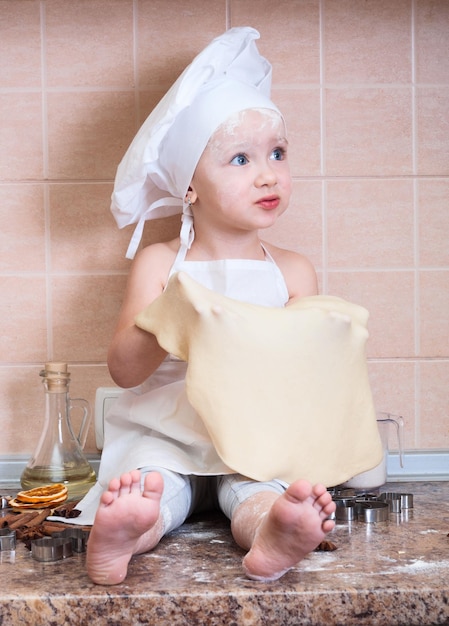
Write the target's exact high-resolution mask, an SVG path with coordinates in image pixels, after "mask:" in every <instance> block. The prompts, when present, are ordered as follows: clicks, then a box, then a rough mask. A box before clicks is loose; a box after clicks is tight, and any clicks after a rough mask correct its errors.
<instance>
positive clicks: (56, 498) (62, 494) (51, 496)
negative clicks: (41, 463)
mask: <svg viewBox="0 0 449 626" xmlns="http://www.w3.org/2000/svg"><path fill="white" fill-rule="evenodd" d="M66 498H67V487H66V486H65V485H63V484H62V483H54V484H51V485H43V486H42V487H35V488H34V489H28V490H27V491H19V493H18V494H17V496H16V500H17V501H19V502H23V503H25V504H27V503H29V504H38V503H39V504H45V503H46V502H64V500H65V499H66Z"/></svg>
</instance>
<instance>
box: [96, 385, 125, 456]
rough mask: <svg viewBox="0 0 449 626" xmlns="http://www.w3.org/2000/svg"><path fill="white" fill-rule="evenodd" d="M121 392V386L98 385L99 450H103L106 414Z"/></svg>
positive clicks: (97, 439) (97, 433)
mask: <svg viewBox="0 0 449 626" xmlns="http://www.w3.org/2000/svg"><path fill="white" fill-rule="evenodd" d="M121 393H123V389H121V388H120V387H98V389H97V391H96V393H95V420H94V421H95V442H96V444H97V448H98V449H99V450H103V443H104V418H105V415H106V413H107V412H108V411H109V409H110V408H111V406H112V405H113V404H114V402H115V401H116V400H117V398H118V397H119V395H120V394H121Z"/></svg>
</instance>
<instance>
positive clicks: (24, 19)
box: [0, 0, 42, 89]
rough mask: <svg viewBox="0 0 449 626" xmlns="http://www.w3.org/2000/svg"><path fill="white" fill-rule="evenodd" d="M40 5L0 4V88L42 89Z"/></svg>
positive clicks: (6, 0) (5, 0) (22, 0)
mask: <svg viewBox="0 0 449 626" xmlns="http://www.w3.org/2000/svg"><path fill="white" fill-rule="evenodd" d="M39 9H40V7H39V2H29V0H15V1H14V2H10V1H9V0H2V1H1V2H0V15H1V16H2V17H1V19H2V22H1V24H2V25H1V37H0V59H1V60H2V62H1V63H0V85H1V86H2V88H5V87H25V88H27V89H30V88H33V87H34V88H37V89H39V88H40V87H41V82H42V72H41V55H40V48H41V33H40V10H39Z"/></svg>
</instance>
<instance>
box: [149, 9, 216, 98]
mask: <svg viewBox="0 0 449 626" xmlns="http://www.w3.org/2000/svg"><path fill="white" fill-rule="evenodd" d="M137 28H138V35H137V36H138V44H139V45H138V52H137V55H138V56H137V62H138V67H139V82H140V87H144V88H145V87H148V86H151V87H155V86H161V85H162V86H164V87H165V88H167V87H169V86H170V85H171V84H172V83H173V82H174V81H175V80H176V79H177V78H178V76H179V75H180V74H181V72H182V71H183V70H184V69H185V67H186V66H187V65H188V64H189V63H190V62H191V61H192V59H193V58H194V57H195V56H196V55H197V54H198V53H199V52H200V51H201V50H202V49H203V48H204V47H205V46H206V45H207V44H208V43H209V42H210V41H211V40H212V39H213V38H214V37H216V36H218V35H221V33H222V32H224V31H225V30H226V5H225V2H223V0H193V1H192V0H177V2H176V3H173V2H166V0H139V3H138V25H137Z"/></svg>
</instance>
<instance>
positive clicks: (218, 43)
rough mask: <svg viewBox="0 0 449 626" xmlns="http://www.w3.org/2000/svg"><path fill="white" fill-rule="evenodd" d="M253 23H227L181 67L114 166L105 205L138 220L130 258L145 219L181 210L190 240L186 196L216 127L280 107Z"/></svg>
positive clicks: (122, 220) (121, 221)
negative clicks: (252, 112) (109, 196)
mask: <svg viewBox="0 0 449 626" xmlns="http://www.w3.org/2000/svg"><path fill="white" fill-rule="evenodd" d="M259 36H260V35H259V33H258V32H257V30H255V29H253V28H249V27H239V28H231V29H230V30H228V31H226V32H225V33H224V34H223V35H221V36H220V37H217V38H216V39H214V40H213V41H212V42H211V43H210V44H209V45H208V46H207V47H206V48H205V49H204V50H203V51H202V52H200V54H199V55H198V56H197V57H195V59H194V60H193V61H192V63H191V64H190V65H189V66H188V67H187V68H186V69H185V70H184V72H183V73H182V74H181V76H180V77H179V78H178V79H177V81H176V82H175V83H174V84H173V86H172V87H171V88H170V90H169V91H168V92H167V93H166V95H165V96H164V97H163V98H162V100H161V101H160V102H159V104H158V105H157V106H156V107H155V109H153V111H152V113H151V114H150V116H149V117H148V118H147V119H146V121H145V122H144V124H143V125H142V127H141V128H140V130H139V131H138V133H137V135H136V136H135V138H134V140H133V141H132V143H131V145H130V146H129V148H128V150H127V152H126V154H125V156H124V157H123V159H122V161H121V163H120V164H119V166H118V169H117V174H116V178H115V184H114V191H113V193H112V203H111V211H112V213H113V215H114V217H115V219H116V222H117V224H118V226H119V228H123V227H125V226H128V225H129V224H135V223H137V227H136V229H135V231H134V234H133V237H132V239H131V242H130V244H129V248H128V251H127V254H126V256H127V257H128V258H131V259H132V258H133V257H134V255H135V252H136V250H137V248H138V246H139V243H140V240H141V238H142V233H143V227H144V223H145V221H146V220H150V219H156V218H159V217H167V216H169V215H174V214H176V213H180V212H181V211H182V213H183V225H182V229H181V244H182V245H186V246H187V247H189V246H190V245H191V242H192V240H193V217H192V213H191V210H190V208H189V206H188V205H187V203H186V202H185V196H186V193H187V191H188V188H189V185H190V182H191V180H192V177H193V174H194V172H195V168H196V166H197V164H198V161H199V159H200V157H201V154H202V153H203V151H204V148H205V147H206V145H207V142H208V141H209V139H210V137H211V136H212V134H213V133H214V131H215V130H216V129H217V128H218V126H220V124H222V123H223V122H224V121H225V120H226V119H228V117H230V116H231V115H233V114H234V113H237V112H239V111H243V110H245V109H252V108H265V109H271V110H274V111H277V112H278V113H279V111H278V109H277V107H276V106H275V105H274V104H273V103H272V102H271V100H270V89H271V65H270V63H269V62H268V61H267V60H266V59H265V58H264V57H262V56H261V55H260V54H259V52H258V50H257V46H256V43H255V39H258V38H259Z"/></svg>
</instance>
